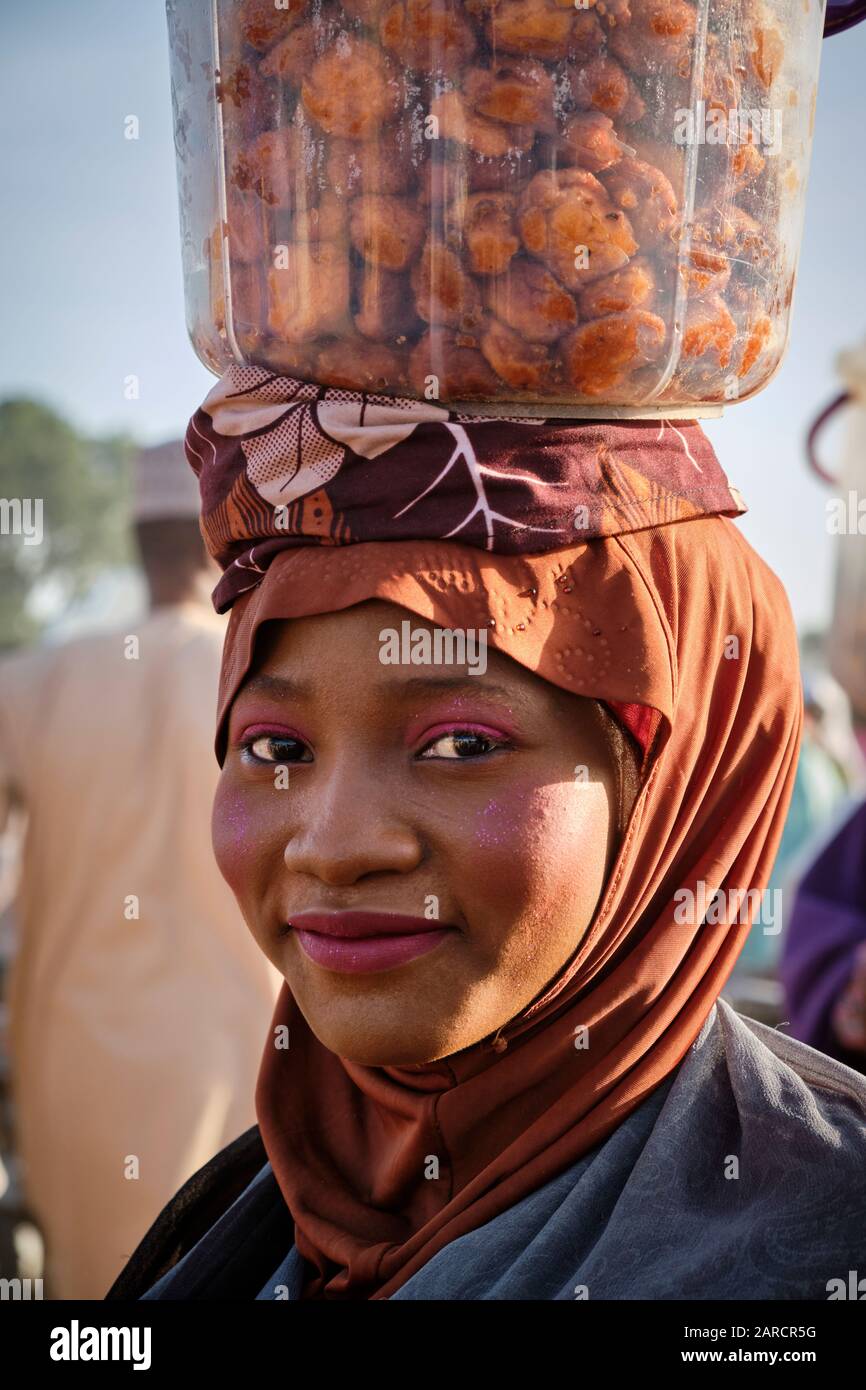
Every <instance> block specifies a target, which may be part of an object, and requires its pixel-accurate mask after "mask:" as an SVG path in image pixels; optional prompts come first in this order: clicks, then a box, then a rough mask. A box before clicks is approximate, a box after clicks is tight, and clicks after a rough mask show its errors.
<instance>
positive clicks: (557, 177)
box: [519, 169, 638, 290]
mask: <svg viewBox="0 0 866 1390" xmlns="http://www.w3.org/2000/svg"><path fill="white" fill-rule="evenodd" d="M519 226H520V234H521V236H522V238H523V244H524V246H525V247H526V249H527V251H529V252H530V254H531V255H533V256H537V257H538V259H539V260H541V261H544V263H545V264H546V265H547V266H548V267H549V268H550V270H552V271H553V273H554V275H555V276H556V277H557V279H558V280H560V281H561V282H562V284H563V285H564V286H565V287H566V289H572V290H576V289H580V288H581V287H582V286H583V285H584V284H587V283H588V282H589V281H590V280H597V279H598V278H599V277H600V276H602V275H607V274H608V273H609V272H610V271H612V270H619V269H620V267H621V266H624V265H625V264H626V262H627V261H628V259H629V257H630V256H633V255H634V253H635V251H636V250H637V249H638V248H637V242H636V241H635V239H634V236H633V235H632V229H631V224H630V222H629V220H628V218H627V217H626V215H625V213H624V212H621V211H618V210H617V209H616V208H615V207H614V205H613V203H612V202H611V201H610V198H609V197H608V195H607V192H606V191H605V189H604V187H603V185H602V184H601V183H599V181H598V179H597V178H596V177H595V176H594V175H593V174H590V173H588V171H587V170H586V169H558V170H549V169H545V170H542V171H541V172H540V173H538V174H536V175H535V177H534V178H533V179H532V180H531V182H530V184H529V186H528V188H527V189H526V191H525V193H524V194H523V197H522V199H521V212H520V216H519ZM587 259H588V262H589V264H588V265H586V264H585V261H586V260H587Z"/></svg>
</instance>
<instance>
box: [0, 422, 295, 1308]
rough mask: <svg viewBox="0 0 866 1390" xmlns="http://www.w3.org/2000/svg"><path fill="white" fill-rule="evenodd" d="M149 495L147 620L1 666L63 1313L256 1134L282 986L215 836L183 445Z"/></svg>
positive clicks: (17, 1088) (14, 1023)
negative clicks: (200, 1177) (195, 1176)
mask: <svg viewBox="0 0 866 1390" xmlns="http://www.w3.org/2000/svg"><path fill="white" fill-rule="evenodd" d="M135 483H136V486H135V532H136V538H137V542H138V547H139V550H140V554H141V560H142V564H143V568H144V572H145V576H146V579H147V585H148V589H149V610H148V612H147V613H146V614H145V615H144V616H143V617H142V618H141V619H140V620H139V621H138V622H137V623H133V624H128V625H127V627H126V628H124V629H122V630H121V629H119V628H115V629H113V630H111V631H109V632H105V633H102V632H101V633H98V634H91V635H88V636H86V637H83V638H78V639H76V640H74V641H69V642H66V643H64V644H62V645H59V646H55V647H40V648H36V649H30V650H24V651H21V652H16V653H15V654H14V655H12V656H9V657H7V658H5V659H4V660H2V661H0V830H2V828H3V826H4V825H5V824H6V822H7V818H8V817H9V813H10V810H11V809H12V808H13V807H15V808H18V807H20V808H21V809H22V810H23V811H24V813H25V816H26V821H25V825H26V829H25V833H24V836H23V843H22V846H21V859H20V867H19V882H18V889H17V896H16V901H15V923H16V927H17V949H16V953H15V956H14V958H13V962H12V967H11V978H10V981H9V998H8V1007H9V1049H10V1067H11V1082H12V1095H13V1102H14V1114H15V1119H16V1137H17V1144H18V1152H19V1156H20V1161H21V1167H22V1174H23V1183H24V1194H25V1199H26V1201H27V1204H28V1206H29V1208H30V1209H31V1210H32V1211H33V1213H34V1215H35V1216H36V1218H37V1220H38V1222H39V1223H40V1226H41V1228H42V1234H43V1237H44V1239H45V1245H46V1271H45V1285H46V1288H45V1291H46V1294H47V1296H48V1297H51V1298H88V1299H98V1298H101V1297H102V1296H103V1295H104V1293H105V1291H106V1290H107V1288H108V1287H109V1285H110V1284H111V1283H112V1281H113V1279H114V1278H115V1277H116V1275H117V1274H118V1272H119V1271H120V1269H121V1268H122V1267H123V1264H124V1262H125V1260H126V1259H127V1257H128V1256H129V1254H130V1253H131V1251H132V1250H133V1249H134V1248H135V1246H136V1244H137V1243H138V1241H139V1239H140V1238H141V1236H142V1235H143V1233H144V1232H145V1231H146V1230H147V1228H148V1226H149V1225H150V1223H151V1222H152V1221H153V1219H154V1217H155V1216H156V1214H157V1213H158V1212H159V1210H160V1208H161V1207H162V1206H163V1205H164V1204H165V1202H166V1201H167V1200H168V1198H169V1197H170V1196H171V1195H172V1194H173V1193H174V1192H175V1191H176V1190H177V1187H178V1186H179V1185H180V1184H181V1183H183V1182H184V1181H185V1180H186V1179H187V1178H188V1177H189V1176H190V1175H191V1174H192V1173H193V1172H195V1171H196V1170H197V1169H198V1168H200V1167H201V1166H202V1164H203V1163H205V1162H206V1161H207V1160H208V1159H209V1158H211V1157H212V1156H213V1154H214V1153H216V1152H217V1151H218V1150H219V1149H221V1148H222V1147H223V1146H224V1145H225V1144H227V1143H228V1142H230V1141H231V1140H232V1139H234V1138H235V1137H236V1136H237V1135H239V1134H240V1133H242V1132H243V1131H244V1130H245V1129H247V1128H248V1127H249V1126H250V1125H251V1124H252V1123H253V1122H254V1120H255V1114H254V1108H253V1099H252V1095H253V1084H254V1081H255V1076H256V1072H257V1068H258V1063H259V1060H260V1058H261V1051H262V1045H263V1040H264V1038H265V1035H266V1033H267V1029H268V1026H269V1023H270V1017H271V1012H272V1008H273V1004H274V1000H275V998H276V993H277V988H278V985H279V983H280V976H279V975H278V973H277V971H276V970H275V969H274V967H273V966H271V965H270V964H269V963H268V962H267V961H266V960H265V958H264V957H263V956H262V954H261V952H260V951H259V950H258V947H257V946H256V944H255V942H254V941H253V940H252V938H251V936H250V935H249V933H248V931H247V930H246V928H245V926H244V923H243V920H242V918H241V916H240V914H239V911H238V908H237V905H236V903H235V901H234V897H233V895H232V894H231V892H230V891H229V889H228V888H227V886H226V885H225V883H224V882H223V880H222V877H221V875H220V873H219V870H218V869H217V866H216V864H215V862H214V858H213V850H212V847H211V842H210V833H209V825H210V813H211V802H212V800H213V794H214V789H215V786H216V781H217V777H218V773H219V769H218V767H217V766H216V763H215V760H214V754H213V743H212V739H213V730H212V721H213V714H214V710H215V706H216V698H217V685H218V675H219V668H220V656H221V651H222V642H223V637H224V630H225V619H224V618H222V617H220V616H218V615H217V614H216V613H215V612H214V609H213V605H212V602H211V598H210V590H211V589H212V587H213V584H214V583H215V580H216V578H217V577H218V574H219V572H218V570H217V569H216V566H214V565H213V563H212V562H211V560H210V558H209V557H208V555H207V553H206V551H205V548H204V545H203V543H202V538H201V534H200V531H199V524H198V510H199V498H198V490H197V487H196V485H195V478H194V476H193V474H192V473H191V470H190V469H189V467H188V466H187V464H186V462H185V460H184V457H183V449H182V445H181V444H180V443H179V442H172V443H169V444H166V445H161V446H158V447H157V448H154V449H147V450H143V451H142V452H141V455H140V457H139V461H138V464H137V469H136V480H135Z"/></svg>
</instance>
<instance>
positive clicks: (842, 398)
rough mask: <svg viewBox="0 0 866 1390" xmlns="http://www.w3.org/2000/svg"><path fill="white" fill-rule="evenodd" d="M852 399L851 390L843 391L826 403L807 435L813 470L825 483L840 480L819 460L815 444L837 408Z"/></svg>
mask: <svg viewBox="0 0 866 1390" xmlns="http://www.w3.org/2000/svg"><path fill="white" fill-rule="evenodd" d="M850 399H851V392H850V391H843V392H842V394H841V395H839V396H837V397H836V399H835V400H832V401H831V402H830V404H829V405H825V407H824V409H823V410H822V411H821V414H820V415H819V416H818V417H817V419H815V420H813V422H812V427H811V429H810V430H809V433H808V435H807V436H806V456H807V458H808V460H809V463H810V465H811V467H812V471H813V472H814V473H817V475H818V477H819V478H821V480H822V481H823V482H825V483H831V484H835V483H836V482H838V479H837V478H834V477H833V474H832V473H828V472H827V470H826V468H825V467H824V465H823V464H822V463H820V462H819V460H818V455H817V454H816V453H815V444H816V442H817V439H818V435H819V434H820V433H821V431H822V429H823V428H824V426H825V425H826V423H827V421H828V420H829V419H830V418H831V416H833V415H835V414H836V411H837V410H841V409H842V406H843V405H847V404H848V402H849V401H850Z"/></svg>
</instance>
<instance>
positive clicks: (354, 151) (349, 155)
mask: <svg viewBox="0 0 866 1390" xmlns="http://www.w3.org/2000/svg"><path fill="white" fill-rule="evenodd" d="M414 162H415V161H414V160H413V155H412V147H411V145H410V143H409V141H408V139H406V138H405V134H404V132H403V131H402V130H399V129H398V128H396V127H394V126H385V128H384V129H383V130H382V131H381V132H380V134H379V137H378V139H376V140H329V141H328V148H327V152H326V155H325V179H326V181H327V183H328V184H329V186H330V187H331V188H333V190H334V192H335V193H336V194H337V195H338V196H339V197H341V198H353V197H354V196H355V195H356V194H358V193H405V192H407V190H408V189H409V187H410V185H411V183H412V182H413V178H414V173H415V171H414V169H413V163H414ZM417 162H418V163H419V166H420V165H421V160H420V158H419V159H418V161H417ZM422 176H423V167H422Z"/></svg>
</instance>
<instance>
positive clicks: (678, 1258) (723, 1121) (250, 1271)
mask: <svg viewBox="0 0 866 1390" xmlns="http://www.w3.org/2000/svg"><path fill="white" fill-rule="evenodd" d="M285 1216H286V1212H285V1204H284V1203H283V1200H282V1197H281V1195H280V1192H279V1189H278V1187H277V1185H276V1182H275V1179H274V1177H273V1173H272V1172H271V1168H270V1165H269V1164H266V1165H265V1166H264V1167H263V1168H262V1169H261V1170H260V1171H259V1173H258V1174H257V1175H256V1177H255V1178H254V1179H253V1181H252V1182H251V1183H250V1184H249V1186H248V1187H247V1188H246V1189H245V1191H244V1192H242V1193H241V1195H240V1196H239V1197H238V1198H237V1199H236V1201H235V1202H234V1203H233V1204H232V1206H231V1207H229V1209H228V1210H227V1211H226V1212H225V1213H224V1215H223V1216H222V1217H221V1218H220V1220H219V1221H217V1222H216V1223H215V1225H214V1226H212V1227H211V1229H210V1230H209V1231H208V1232H207V1234H206V1235H205V1236H204V1237H203V1238H202V1239H201V1240H200V1241H199V1242H198V1243H197V1244H196V1245H195V1246H194V1247H193V1248H192V1249H191V1250H189V1251H188V1252H187V1254H186V1255H185V1256H184V1257H183V1259H181V1260H180V1262H179V1263H178V1264H177V1265H175V1266H174V1268H172V1269H171V1270H169V1272H168V1273H167V1274H166V1275H164V1276H163V1277H162V1278H161V1279H160V1280H159V1281H158V1282H157V1283H156V1284H154V1285H153V1287H152V1288H150V1289H149V1290H148V1291H147V1292H146V1293H144V1294H143V1295H142V1297H143V1298H145V1299H177V1298H213V1297H221V1298H226V1297H238V1298H253V1299H257V1300H274V1299H277V1300H280V1299H283V1300H286V1299H287V1300H290V1301H291V1300H293V1299H297V1298H298V1295H299V1291H300V1288H301V1285H302V1282H303V1263H302V1260H301V1257H300V1256H299V1254H298V1252H297V1250H296V1249H295V1247H294V1246H293V1245H291V1243H290V1242H289V1244H288V1246H287V1248H286V1253H285V1256H284V1257H283V1258H282V1260H280V1262H279V1263H278V1264H277V1265H274V1264H273V1263H271V1265H270V1267H269V1266H268V1265H267V1263H265V1262H266V1261H267V1259H268V1258H270V1259H271V1260H272V1259H273V1255H272V1252H273V1248H274V1240H275V1239H279V1225H278V1223H279V1222H281V1221H284V1220H285ZM864 1259H866V1079H864V1077H863V1076H861V1075H859V1074H858V1073H857V1072H854V1071H852V1070H851V1069H850V1068H848V1067H846V1066H844V1065H843V1064H841V1063H839V1062H836V1061H834V1060H833V1059H831V1058H829V1057H826V1056H825V1055H824V1054H823V1053H820V1052H816V1051H815V1050H814V1049H813V1048H810V1047H807V1046H805V1044H803V1043H799V1042H797V1041H795V1040H794V1039H792V1038H789V1037H786V1036H785V1034H784V1033H782V1032H780V1031H778V1030H773V1029H771V1028H767V1027H765V1026H764V1025H763V1024H760V1023H756V1022H754V1021H753V1020H751V1019H746V1018H743V1017H742V1016H741V1015H739V1014H737V1013H735V1011H734V1010H733V1009H732V1008H731V1007H730V1006H729V1005H728V1004H727V1003H726V1002H725V1001H724V1000H721V999H720V1000H719V1001H718V1002H717V1004H716V1005H715V1006H714V1008H713V1010H712V1012H711V1013H710V1015H709V1017H708V1018H707V1021H706V1023H705V1024H704V1027H703V1029H702V1030H701V1033H700V1034H699V1036H698V1038H697V1040H696V1041H695V1043H694V1044H693V1045H692V1047H691V1049H690V1050H689V1052H688V1053H687V1054H686V1057H685V1058H684V1060H683V1062H682V1063H681V1064H680V1066H679V1067H678V1069H677V1070H676V1071H675V1072H674V1074H673V1075H672V1076H670V1077H668V1078H667V1079H666V1080H665V1081H664V1082H663V1083H662V1084H661V1085H660V1086H659V1087H658V1088H657V1089H656V1090H655V1091H654V1092H653V1093H652V1095H651V1096H650V1097H649V1098H648V1100H646V1101H645V1102H644V1104H643V1105H642V1106H640V1107H639V1109H637V1110H636V1111H634V1112H633V1113H632V1114H631V1115H630V1116H628V1118H627V1119H626V1120H625V1121H624V1122H623V1123H622V1124H621V1125H620V1126H619V1128H618V1129H616V1130H615V1131H614V1133H613V1134H612V1135H611V1136H610V1138H608V1139H607V1140H606V1141H605V1142H604V1143H603V1144H601V1145H600V1146H599V1147H598V1148H596V1149H595V1150H593V1151H592V1152H591V1153H589V1154H586V1155H584V1156H583V1157H582V1158H581V1159H580V1160H579V1161H578V1162H577V1163H575V1164H574V1165H573V1166H572V1167H571V1168H569V1169H568V1170H566V1171H565V1172H564V1173H562V1174H560V1176H559V1177H557V1178H556V1179H555V1180H554V1181H552V1182H550V1183H548V1184H546V1185H545V1186H544V1187H543V1188H541V1189H539V1190H538V1191H536V1192H534V1193H532V1194H530V1196H529V1197H527V1198H525V1199H524V1200H523V1201H521V1202H519V1203H517V1204H516V1205H515V1206H514V1207H512V1208H510V1209H509V1210H508V1211H506V1212H504V1213H503V1214H502V1215H500V1216H498V1217H496V1219H495V1220H493V1221H490V1222H488V1224H487V1225H485V1226H482V1227H480V1228H479V1229H477V1230H474V1231H471V1232H470V1233H469V1234H467V1235H464V1236H462V1237H460V1238H459V1239H458V1240H455V1241H453V1242H452V1243H451V1244H450V1245H448V1246H447V1247H446V1248H445V1249H444V1250H441V1251H440V1252H439V1253H438V1254H436V1255H435V1256H434V1257H433V1258H432V1259H431V1260H430V1261H429V1263H428V1264H427V1265H425V1266H424V1268H423V1269H421V1270H420V1271H418V1273H416V1274H415V1275H414V1276H413V1277H412V1278H411V1279H409V1280H408V1281H407V1283H406V1284H404V1285H403V1287H402V1288H400V1289H399V1290H398V1291H397V1292H396V1293H395V1294H393V1295H392V1298H394V1299H409V1300H431V1299H432V1300H478V1299H481V1300H484V1299H492V1300H525V1299H530V1300H534V1299H540V1300H556V1301H561V1300H564V1299H567V1300H572V1299H575V1298H590V1299H702V1298H706V1299H710V1298H721V1299H798V1298H800V1299H822V1300H823V1299H827V1298H828V1296H829V1292H828V1285H830V1288H831V1289H832V1288H833V1287H834V1286H833V1285H832V1284H831V1283H830V1281H832V1280H843V1281H845V1282H846V1283H847V1281H848V1279H849V1272H850V1271H851V1270H857V1269H858V1266H859V1268H860V1271H861V1273H862V1272H866V1265H864Z"/></svg>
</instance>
